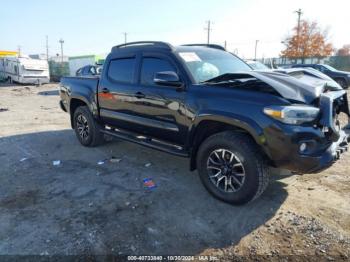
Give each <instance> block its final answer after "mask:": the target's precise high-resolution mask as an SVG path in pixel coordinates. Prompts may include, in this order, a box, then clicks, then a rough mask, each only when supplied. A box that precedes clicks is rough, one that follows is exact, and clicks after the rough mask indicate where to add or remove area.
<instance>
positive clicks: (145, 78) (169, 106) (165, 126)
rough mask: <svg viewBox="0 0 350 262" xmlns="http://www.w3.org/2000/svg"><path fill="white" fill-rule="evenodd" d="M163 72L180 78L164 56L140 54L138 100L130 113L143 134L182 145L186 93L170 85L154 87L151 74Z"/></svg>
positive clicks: (176, 70) (155, 85)
mask: <svg viewBox="0 0 350 262" xmlns="http://www.w3.org/2000/svg"><path fill="white" fill-rule="evenodd" d="M164 71H173V72H176V73H177V74H178V75H180V73H179V70H178V68H177V67H176V65H175V63H174V62H173V61H172V60H171V59H170V58H169V57H168V56H165V55H160V54H152V53H144V54H143V57H142V59H141V65H140V76H139V81H138V83H139V84H138V90H137V93H139V94H140V97H139V98H138V100H139V101H138V103H136V105H137V106H136V107H135V108H134V112H135V114H136V115H137V116H139V117H141V118H142V119H143V121H144V123H145V124H144V128H145V129H144V133H146V134H147V135H150V136H152V137H155V138H158V139H161V140H165V141H171V142H173V143H176V144H179V145H183V144H184V143H185V135H184V134H185V132H187V128H186V125H185V121H186V118H185V106H184V104H185V98H186V92H185V91H184V90H183V89H182V90H180V89H179V88H176V87H174V86H164V85H162V86H160V85H157V84H155V83H154V76H155V73H157V72H164ZM180 78H181V75H180Z"/></svg>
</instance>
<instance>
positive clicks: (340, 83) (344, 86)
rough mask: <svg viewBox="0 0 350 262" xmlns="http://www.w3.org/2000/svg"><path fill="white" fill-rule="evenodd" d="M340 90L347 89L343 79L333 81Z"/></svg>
mask: <svg viewBox="0 0 350 262" xmlns="http://www.w3.org/2000/svg"><path fill="white" fill-rule="evenodd" d="M335 81H336V82H337V83H338V84H339V85H340V86H341V87H342V88H344V89H347V88H348V85H347V84H346V81H345V80H344V79H341V78H339V79H337V80H335Z"/></svg>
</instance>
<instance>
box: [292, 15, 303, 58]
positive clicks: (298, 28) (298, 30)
mask: <svg viewBox="0 0 350 262" xmlns="http://www.w3.org/2000/svg"><path fill="white" fill-rule="evenodd" d="M294 12H295V13H297V14H298V27H297V53H298V52H299V40H300V37H299V35H300V18H301V15H302V14H303V12H302V11H301V9H300V8H299V9H298V10H297V11H294Z"/></svg>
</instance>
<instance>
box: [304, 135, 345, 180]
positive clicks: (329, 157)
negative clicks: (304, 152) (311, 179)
mask: <svg viewBox="0 0 350 262" xmlns="http://www.w3.org/2000/svg"><path fill="white" fill-rule="evenodd" d="M349 133H350V130H349V129H347V128H346V129H343V130H340V132H339V139H338V141H336V142H333V143H332V144H331V145H330V147H329V148H328V149H327V150H326V151H325V152H324V153H323V154H322V155H321V156H320V157H319V158H318V159H315V160H316V161H315V160H314V162H315V163H314V165H315V166H314V167H313V168H311V169H310V170H309V171H308V173H317V172H320V171H322V170H324V169H326V168H328V167H330V166H331V165H332V164H333V163H334V162H335V161H337V160H338V159H339V158H340V155H341V154H342V153H344V152H346V151H348V147H349V142H350V136H349Z"/></svg>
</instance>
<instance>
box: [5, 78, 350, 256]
mask: <svg viewBox="0 0 350 262" xmlns="http://www.w3.org/2000/svg"><path fill="white" fill-rule="evenodd" d="M58 101H59V97H58V92H57V85H55V84H49V85H43V86H41V87H34V86H5V85H3V86H1V87H0V126H1V128H0V164H1V165H0V225H1V226H0V254H2V255H3V254H7V255H53V254H58V255H74V254H77V255H79V254H90V255H107V254H153V255H155V254H162V255H165V254H172V255H176V254H177V255H199V254H203V255H214V256H216V257H217V258H219V259H220V260H227V261H229V260H232V259H238V260H239V259H242V256H245V257H247V258H256V257H257V256H259V257H258V258H259V259H260V260H264V259H265V260H271V259H272V258H274V257H278V256H281V255H283V256H286V255H294V256H293V257H292V258H300V259H302V258H303V256H310V257H311V258H312V257H313V258H317V260H318V261H320V260H319V257H322V258H324V259H327V260H332V259H337V260H338V259H343V260H347V259H349V257H350V241H349V238H350V203H349V199H350V172H349V171H350V165H349V164H350V158H349V154H348V153H346V154H344V155H343V156H342V158H341V160H340V161H338V162H337V163H336V164H335V165H334V166H333V167H331V168H330V169H328V170H326V171H324V172H322V173H320V174H311V175H304V176H290V174H289V173H288V172H280V171H277V170H275V171H274V172H273V173H274V174H273V176H271V183H270V185H269V187H268V189H267V191H266V192H265V193H264V194H263V195H262V197H261V198H260V199H258V200H257V201H255V202H253V203H250V204H248V205H245V206H241V207H234V206H231V205H228V204H225V203H222V202H220V201H218V200H216V199H214V198H212V197H211V196H210V195H209V194H208V193H207V192H206V190H205V189H204V187H203V186H202V185H201V183H200V180H199V177H198V176H197V173H196V172H189V171H188V167H189V164H188V160H187V159H183V158H178V157H174V156H171V155H168V154H165V153H162V152H158V151H154V150H151V149H147V148H144V147H140V146H138V145H134V144H131V143H127V142H123V141H117V140H115V141H112V142H110V143H107V144H105V145H103V146H100V147H97V148H85V147H82V146H81V145H80V144H79V143H78V141H77V139H76V137H75V134H74V133H73V131H72V130H71V129H70V126H69V116H68V114H66V113H64V112H62V111H61V110H60V108H59V106H58ZM111 158H113V161H110V159H111ZM57 160H59V161H60V164H59V165H53V161H57ZM99 161H102V162H103V163H102V164H100V165H99V164H98V162H99ZM145 178H152V179H153V181H154V182H155V184H156V186H157V187H156V188H154V189H152V190H149V189H145V188H144V186H143V179H145ZM310 257H309V258H310Z"/></svg>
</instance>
